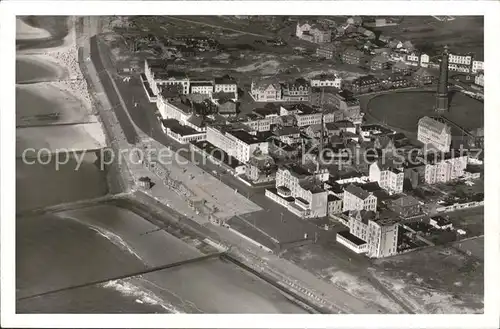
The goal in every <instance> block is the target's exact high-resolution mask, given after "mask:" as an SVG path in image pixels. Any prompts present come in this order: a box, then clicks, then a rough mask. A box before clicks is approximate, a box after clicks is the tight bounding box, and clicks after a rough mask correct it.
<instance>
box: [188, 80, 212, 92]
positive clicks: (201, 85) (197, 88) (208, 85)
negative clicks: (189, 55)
mask: <svg viewBox="0 0 500 329" xmlns="http://www.w3.org/2000/svg"><path fill="white" fill-rule="evenodd" d="M189 85H190V88H191V94H202V95H210V94H212V93H213V92H214V85H213V82H212V81H200V82H191V83H190V84H189Z"/></svg>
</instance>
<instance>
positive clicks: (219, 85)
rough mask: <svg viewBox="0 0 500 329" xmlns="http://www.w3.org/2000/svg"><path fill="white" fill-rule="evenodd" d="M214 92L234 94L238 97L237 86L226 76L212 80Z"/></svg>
mask: <svg viewBox="0 0 500 329" xmlns="http://www.w3.org/2000/svg"><path fill="white" fill-rule="evenodd" d="M214 92H216V93H217V92H224V93H234V94H236V97H237V96H238V84H237V83H236V80H235V79H234V78H232V77H230V76H228V75H225V76H223V77H220V78H215V79H214Z"/></svg>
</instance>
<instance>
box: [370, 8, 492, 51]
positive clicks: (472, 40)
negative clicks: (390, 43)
mask: <svg viewBox="0 0 500 329" xmlns="http://www.w3.org/2000/svg"><path fill="white" fill-rule="evenodd" d="M376 30H377V31H380V32H381V33H382V34H384V35H388V36H392V37H395V38H397V39H399V40H401V41H406V40H410V41H411V42H412V43H413V44H414V45H415V46H417V48H419V47H418V46H419V45H425V48H428V49H419V50H422V51H428V52H429V53H430V54H431V55H432V54H433V51H432V50H434V54H435V51H436V50H438V49H439V48H441V47H443V46H445V45H448V46H449V47H450V49H451V51H457V52H460V53H466V52H473V53H475V55H476V56H478V57H479V58H481V59H482V56H483V54H484V49H483V48H484V21H483V18H482V17H481V16H457V17H455V20H453V21H441V22H440V21H438V20H436V19H435V18H433V17H432V16H405V17H404V19H403V20H402V21H401V23H400V24H399V25H397V26H389V27H382V28H376ZM429 50H431V51H429Z"/></svg>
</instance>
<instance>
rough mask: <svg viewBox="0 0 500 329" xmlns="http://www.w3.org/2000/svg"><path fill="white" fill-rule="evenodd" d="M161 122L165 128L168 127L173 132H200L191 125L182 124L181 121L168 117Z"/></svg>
mask: <svg viewBox="0 0 500 329" xmlns="http://www.w3.org/2000/svg"><path fill="white" fill-rule="evenodd" d="M161 122H162V124H163V126H164V127H165V128H168V129H170V130H171V131H172V132H174V133H176V134H179V135H181V136H189V135H196V134H199V133H200V132H198V131H196V130H194V129H193V128H191V127H188V126H183V125H181V124H180V123H179V121H177V120H175V119H166V120H162V121H161Z"/></svg>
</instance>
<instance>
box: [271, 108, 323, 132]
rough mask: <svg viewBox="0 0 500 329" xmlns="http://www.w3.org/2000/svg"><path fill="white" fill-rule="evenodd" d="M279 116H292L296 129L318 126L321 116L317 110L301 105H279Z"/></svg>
mask: <svg viewBox="0 0 500 329" xmlns="http://www.w3.org/2000/svg"><path fill="white" fill-rule="evenodd" d="M280 115H282V116H286V115H293V116H294V117H295V120H296V125H297V126H298V127H303V126H310V125H314V124H319V123H321V120H322V116H323V114H322V113H321V112H320V111H318V109H316V108H313V107H311V106H309V105H306V104H302V103H298V104H289V105H281V108H280Z"/></svg>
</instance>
